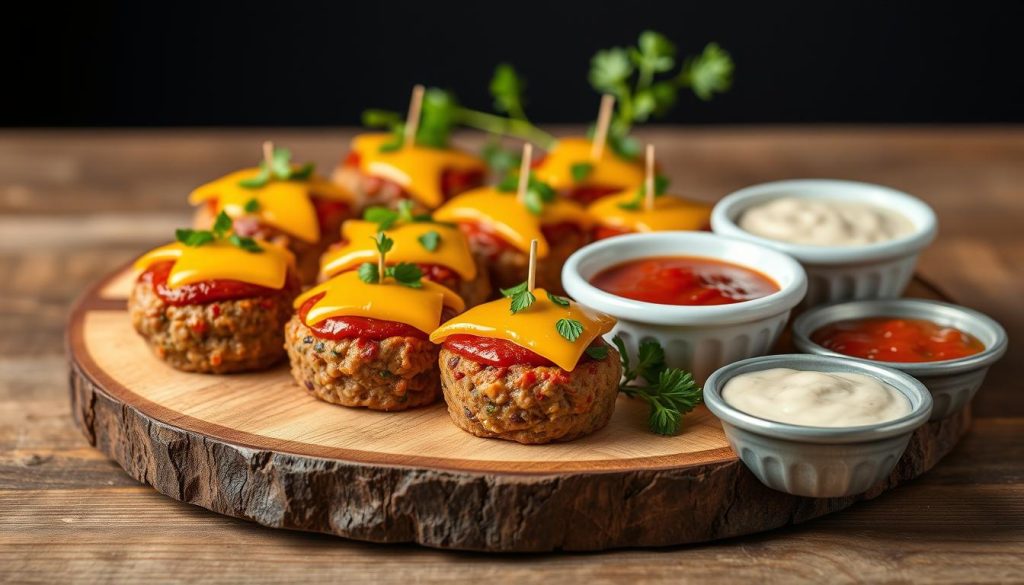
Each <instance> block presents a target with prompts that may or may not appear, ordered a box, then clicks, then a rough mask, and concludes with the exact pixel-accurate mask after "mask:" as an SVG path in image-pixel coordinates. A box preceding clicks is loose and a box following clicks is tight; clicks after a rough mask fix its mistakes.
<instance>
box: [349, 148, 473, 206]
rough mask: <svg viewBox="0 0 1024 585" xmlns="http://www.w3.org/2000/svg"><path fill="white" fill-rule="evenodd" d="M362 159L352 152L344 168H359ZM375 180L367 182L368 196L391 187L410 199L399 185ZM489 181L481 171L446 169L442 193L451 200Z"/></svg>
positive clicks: (379, 179) (385, 180)
mask: <svg viewBox="0 0 1024 585" xmlns="http://www.w3.org/2000/svg"><path fill="white" fill-rule="evenodd" d="M360 160H361V157H360V156H359V153H358V152H350V153H348V155H347V156H346V157H345V160H344V162H342V165H343V166H346V167H358V166H359V161H360ZM371 178H372V179H373V180H372V181H368V182H367V191H368V192H369V193H368V195H374V194H376V193H377V192H378V191H380V190H381V189H383V188H384V187H385V186H390V187H392V188H393V189H396V190H398V191H401V192H402V194H403V196H404V197H405V198H406V199H408V198H409V196H408V193H406V191H405V189H403V188H402V187H401V186H400V185H398V184H397V183H394V182H392V181H388V180H387V179H382V178H380V177H371ZM486 179H487V176H486V173H485V172H484V171H482V170H480V169H472V170H466V171H462V170H456V169H444V170H443V171H441V193H442V194H443V195H444V197H445V199H451V198H452V197H455V196H456V195H458V194H460V193H465V192H466V191H469V190H470V189H475V188H477V187H480V186H482V185H483V184H484V181H485V180H486Z"/></svg>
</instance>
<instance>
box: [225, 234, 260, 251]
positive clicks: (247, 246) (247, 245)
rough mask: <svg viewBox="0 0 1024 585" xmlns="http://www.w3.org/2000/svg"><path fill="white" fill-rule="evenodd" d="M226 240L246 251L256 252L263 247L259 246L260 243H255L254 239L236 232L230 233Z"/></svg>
mask: <svg viewBox="0 0 1024 585" xmlns="http://www.w3.org/2000/svg"><path fill="white" fill-rule="evenodd" d="M228 241H229V242H231V245H232V246H235V247H236V248H241V249H243V250H245V251H246V252H252V253H257V252H262V251H263V248H262V247H260V245H259V244H257V243H256V240H254V239H252V238H244V237H242V236H239V235H238V234H231V236H229V237H228Z"/></svg>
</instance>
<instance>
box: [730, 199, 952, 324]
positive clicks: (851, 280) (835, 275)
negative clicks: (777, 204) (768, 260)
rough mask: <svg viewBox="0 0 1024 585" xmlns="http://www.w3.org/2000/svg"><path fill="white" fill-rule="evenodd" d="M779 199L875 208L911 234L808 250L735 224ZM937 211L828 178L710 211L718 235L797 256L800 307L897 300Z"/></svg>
mask: <svg viewBox="0 0 1024 585" xmlns="http://www.w3.org/2000/svg"><path fill="white" fill-rule="evenodd" d="M781 197H797V198H807V199H824V200H834V201H848V202H856V203H865V204H870V205H875V206H877V207H881V208H884V209H889V210H892V211H894V212H896V213H899V214H901V215H903V216H904V217H906V218H907V219H908V220H910V222H911V223H912V224H913V225H914V231H913V233H911V234H908V235H906V236H903V237H900V238H896V239H893V240H889V241H885V242H878V243H875V244H867V245H861V246H811V245H807V244H794V243H790V242H782V241H779V240H773V239H769V238H764V237H761V236H757V235H754V234H752V233H750V232H748V231H746V230H744V229H743V228H741V227H740V226H739V220H740V216H742V215H743V212H744V211H746V210H747V209H750V208H751V207H753V206H755V205H759V204H762V203H767V202H769V201H772V200H775V199H779V198H781ZM937 226H938V222H937V220H936V219H935V212H934V211H932V209H931V207H929V206H928V205H927V204H925V203H924V202H923V201H921V200H920V199H918V198H916V197H913V196H911V195H908V194H906V193H903V192H902V191H897V190H895V189H890V188H889V187H883V186H881V185H872V184H870V183H858V182H855V181H838V180H828V179H798V180H792V181H776V182H773V183H762V184H760V185H754V186H752V187H747V188H745V189H741V190H739V191H736V192H735V193H732V194H730V195H727V196H726V197H725V198H723V199H722V200H721V201H719V202H718V204H717V205H715V208H714V210H712V212H711V229H712V230H713V231H714V232H715V233H716V234H721V235H723V236H729V237H733V238H740V239H743V240H747V241H750V242H755V243H757V244H760V245H762V246H768V247H770V248H773V249H775V250H778V251H780V252H784V253H786V254H789V255H790V256H792V257H794V258H796V259H797V260H798V261H800V263H801V264H802V265H803V267H804V268H805V269H806V270H807V296H806V298H805V299H804V306H808V307H811V306H815V305H820V304H823V303H832V302H838V301H847V300H860V299H885V298H896V297H899V296H900V295H901V294H903V291H904V290H905V289H906V288H907V284H908V283H909V282H910V279H911V277H912V276H913V275H914V267H915V266H916V265H917V257H918V254H920V252H921V250H923V249H924V248H925V247H927V246H928V244H930V243H931V242H932V240H934V239H935V234H936V232H937Z"/></svg>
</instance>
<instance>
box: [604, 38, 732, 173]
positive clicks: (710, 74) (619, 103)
mask: <svg viewBox="0 0 1024 585" xmlns="http://www.w3.org/2000/svg"><path fill="white" fill-rule="evenodd" d="M675 66H676V47H675V45H674V44H673V43H672V42H671V41H670V40H668V38H666V37H665V36H664V35H662V34H660V33H657V32H654V31H650V30H648V31H644V32H642V33H640V38H639V39H638V41H637V45H636V46H635V47H612V48H610V49H605V50H602V51H598V52H597V53H596V54H595V55H594V57H593V58H592V59H591V61H590V85H591V86H592V87H593V88H594V89H595V90H597V91H598V92H600V93H610V94H612V95H614V96H615V98H616V100H615V101H616V109H615V115H614V117H613V119H612V124H611V128H610V130H609V134H608V144H609V146H611V148H612V149H613V150H614V151H615V152H616V153H618V154H619V155H620V156H623V157H626V158H635V157H637V156H639V154H640V144H639V143H638V142H637V141H636V140H634V139H632V138H631V137H630V136H629V130H630V128H631V127H632V125H633V124H634V123H638V122H646V121H647V120H648V119H649V118H650V117H651V116H659V117H660V116H663V115H665V114H666V113H668V112H669V110H671V109H672V107H673V106H674V105H675V103H676V100H677V99H678V95H679V90H680V89H690V90H691V91H693V93H694V94H695V95H696V96H697V97H698V98H699V99H701V100H703V101H707V100H710V99H711V98H712V97H713V96H714V95H715V94H716V93H722V92H724V91H726V90H728V89H729V87H730V85H732V73H733V61H732V58H731V57H730V56H729V53H727V52H725V51H724V50H722V49H721V48H720V47H719V46H718V45H717V44H715V43H710V44H708V45H707V46H706V47H704V51H703V52H702V53H701V54H699V55H697V56H694V57H689V58H687V59H686V60H685V61H684V62H683V65H682V67H681V68H680V70H679V71H678V72H677V73H675V74H673V75H672V76H671V77H667V78H666V77H664V75H665V74H667V73H669V72H671V71H672V70H673V69H675ZM659 76H661V78H660V79H659Z"/></svg>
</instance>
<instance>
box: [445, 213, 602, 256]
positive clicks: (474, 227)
mask: <svg viewBox="0 0 1024 585" xmlns="http://www.w3.org/2000/svg"><path fill="white" fill-rule="evenodd" d="M459 229H461V230H462V233H463V234H465V236H466V239H467V240H469V243H470V244H471V245H472V247H473V249H474V251H476V252H477V253H478V254H482V255H483V256H484V257H486V258H487V259H489V260H493V259H495V258H497V257H498V256H500V255H501V254H502V252H504V251H505V250H518V248H516V247H515V246H513V245H512V243H511V242H509V241H508V240H506V239H505V238H503V237H501V236H500V235H499V234H498V233H497V232H495V231H494V230H492V229H491V228H490V227H489V226H487V225H486V224H483V223H479V222H473V221H467V222H461V223H459ZM540 231H541V233H542V234H543V235H544V239H545V240H547V241H548V242H558V241H561V240H562V239H563V238H566V237H570V236H575V237H578V236H579V234H580V233H581V232H582V231H583V230H582V229H581V228H580V226H578V225H576V224H575V223H572V222H568V221H563V222H559V223H551V224H544V225H542V226H541V227H540Z"/></svg>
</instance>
